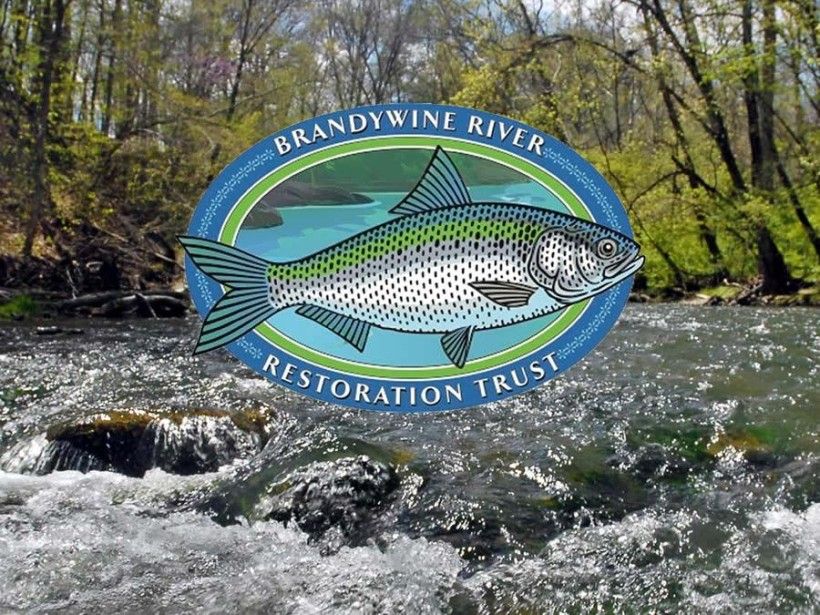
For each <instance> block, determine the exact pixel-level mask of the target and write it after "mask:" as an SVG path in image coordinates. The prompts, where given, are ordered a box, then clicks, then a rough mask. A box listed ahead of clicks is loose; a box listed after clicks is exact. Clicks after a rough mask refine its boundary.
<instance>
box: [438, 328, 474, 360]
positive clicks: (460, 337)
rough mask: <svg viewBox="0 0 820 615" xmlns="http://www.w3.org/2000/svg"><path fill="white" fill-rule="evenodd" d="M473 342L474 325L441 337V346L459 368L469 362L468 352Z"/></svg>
mask: <svg viewBox="0 0 820 615" xmlns="http://www.w3.org/2000/svg"><path fill="white" fill-rule="evenodd" d="M472 342H473V327H472V326H470V327H462V328H461V329H456V330H455V331H450V332H449V333H445V334H444V335H443V336H442V337H441V347H442V349H443V350H444V354H446V355H447V358H448V359H450V361H452V362H453V365H455V366H456V367H458V368H462V367H464V364H465V363H466V362H467V353H468V352H470V344H472Z"/></svg>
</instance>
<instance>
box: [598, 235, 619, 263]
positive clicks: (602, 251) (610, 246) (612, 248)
mask: <svg viewBox="0 0 820 615" xmlns="http://www.w3.org/2000/svg"><path fill="white" fill-rule="evenodd" d="M595 249H596V250H597V251H598V255H599V256H601V257H603V258H610V257H612V256H615V252H616V251H617V250H618V246H617V245H616V244H615V242H614V241H612V240H611V239H602V240H601V241H599V242H598V245H597V246H596V248H595Z"/></svg>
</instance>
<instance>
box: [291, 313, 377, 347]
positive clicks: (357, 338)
mask: <svg viewBox="0 0 820 615" xmlns="http://www.w3.org/2000/svg"><path fill="white" fill-rule="evenodd" d="M296 313H297V314H299V316H304V317H305V318H309V319H310V320H312V321H313V322H315V323H317V324H320V325H322V326H323V327H325V328H327V329H329V330H331V331H333V333H335V334H336V335H338V336H339V337H341V338H342V339H343V340H345V341H346V342H348V343H350V344H351V345H353V347H355V348H356V350H358V351H359V352H362V351H363V350H364V347H365V345H366V344H367V336H368V335H369V334H370V324H369V323H366V322H363V321H361V320H358V319H356V318H352V317H351V316H345V315H344V314H339V313H338V312H334V311H333V310H328V309H326V308H323V307H319V306H318V305H300V306H299V307H298V308H297V309H296Z"/></svg>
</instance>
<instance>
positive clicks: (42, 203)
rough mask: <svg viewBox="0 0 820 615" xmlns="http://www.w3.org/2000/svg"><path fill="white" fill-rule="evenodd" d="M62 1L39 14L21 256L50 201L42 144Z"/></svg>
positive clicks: (28, 253)
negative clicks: (29, 187)
mask: <svg viewBox="0 0 820 615" xmlns="http://www.w3.org/2000/svg"><path fill="white" fill-rule="evenodd" d="M65 10H66V2H65V1H64V0H53V2H51V1H50V0H49V1H48V2H46V3H45V4H44V6H43V14H42V30H41V31H42V38H41V46H42V54H43V55H42V61H41V62H40V74H41V80H40V98H39V101H38V104H37V111H36V114H35V126H34V152H33V154H34V156H33V161H32V165H31V171H32V175H33V181H34V192H33V194H32V205H31V212H30V214H29V218H28V221H27V222H26V228H25V239H24V241H23V256H24V257H26V258H28V257H30V256H31V253H32V249H33V247H34V239H35V237H36V235H37V229H38V227H39V226H40V220H41V218H42V216H43V213H44V212H45V211H46V210H47V209H48V208H49V207H50V205H51V195H50V194H49V186H48V159H47V156H46V145H47V143H48V137H49V134H48V116H49V112H50V111H51V86H52V81H53V79H54V71H55V61H56V59H57V57H58V56H59V55H60V48H61V45H62V42H63V25H64V20H65Z"/></svg>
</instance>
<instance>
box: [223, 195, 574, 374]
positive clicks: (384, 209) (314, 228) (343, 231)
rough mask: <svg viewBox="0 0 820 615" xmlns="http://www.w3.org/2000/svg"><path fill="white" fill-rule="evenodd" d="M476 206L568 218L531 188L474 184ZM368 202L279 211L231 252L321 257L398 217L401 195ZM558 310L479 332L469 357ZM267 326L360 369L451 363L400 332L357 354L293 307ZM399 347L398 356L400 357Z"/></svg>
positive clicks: (430, 343) (535, 326)
mask: <svg viewBox="0 0 820 615" xmlns="http://www.w3.org/2000/svg"><path fill="white" fill-rule="evenodd" d="M469 190H470V195H471V197H472V199H473V201H500V202H508V203H524V204H528V205H537V206H539V207H544V208H546V209H553V210H556V211H560V212H564V213H571V212H569V211H568V209H567V208H566V207H565V206H564V205H563V203H562V202H561V201H560V200H559V199H558V198H557V197H556V196H555V195H554V194H553V193H552V192H551V191H549V190H548V189H547V188H545V187H544V186H542V185H541V184H539V183H536V182H526V183H516V184H505V185H492V186H473V187H470V188H469ZM364 194H366V195H367V196H369V197H370V198H371V199H373V202H372V203H367V204H364V205H320V206H310V205H304V206H298V207H282V208H280V209H279V213H280V214H281V216H282V224H281V225H280V226H276V227H270V228H261V229H240V231H239V235H238V237H237V241H236V246H237V247H239V248H242V249H243V250H246V251H248V252H250V253H251V254H255V255H257V256H260V257H261V258H265V259H267V260H270V261H274V262H276V261H288V260H293V259H297V258H302V257H304V256H308V255H310V254H313V253H314V252H318V251H319V250H321V249H323V248H325V247H327V246H330V245H333V244H335V243H337V242H339V241H342V240H343V239H347V238H348V237H351V236H353V235H355V234H357V233H360V232H362V231H365V230H367V229H369V228H371V227H373V226H376V225H377V224H381V223H382V222H387V221H388V220H391V219H393V218H394V217H395V216H394V215H393V214H390V213H389V210H390V208H391V207H393V206H394V205H395V204H396V203H398V202H399V201H400V200H401V199H402V198H404V196H405V195H406V193H404V192H365V193H364ZM560 315H561V312H557V313H555V314H549V315H546V316H542V317H540V318H536V319H533V320H530V321H527V322H522V323H518V324H515V325H510V326H508V327H501V328H498V329H491V330H487V331H478V332H476V334H475V337H474V338H473V344H472V347H471V349H470V354H469V359H476V358H479V357H483V356H487V355H491V354H494V353H496V352H499V351H502V350H504V349H506V348H510V347H511V346H515V345H516V344H519V343H521V342H523V341H525V340H527V339H529V338H530V337H532V336H533V335H535V334H536V333H538V332H539V331H541V330H542V329H544V328H545V327H546V326H548V325H549V324H550V323H551V322H553V321H554V320H555V319H557V318H558V317H559V316H560ZM268 323H269V324H270V325H272V326H273V327H274V328H276V329H277V330H278V331H280V332H281V333H283V334H284V335H286V336H288V337H290V338H291V339H293V340H296V341H298V342H299V343H301V344H303V345H306V346H309V347H310V348H313V349H314V350H317V351H320V352H323V353H326V354H329V355H332V356H334V357H338V358H341V359H350V360H353V361H356V362H359V363H370V364H374V365H382V366H391V367H429V366H431V365H449V363H450V361H449V360H448V359H447V357H446V356H445V354H444V352H443V351H442V349H441V343H440V339H439V336H438V335H432V334H420V333H401V332H398V331H387V330H384V329H379V328H378V327H373V328H372V329H371V331H370V337H369V338H368V342H367V347H366V348H365V350H364V352H362V353H360V352H359V351H358V350H356V349H355V348H353V347H352V346H351V345H350V344H348V343H347V342H345V341H344V340H342V339H341V338H340V337H339V336H337V335H336V334H334V333H332V332H330V331H328V330H327V329H326V328H324V327H322V326H321V325H318V324H316V323H315V322H313V321H311V320H308V319H307V318H303V317H301V316H298V315H297V314H296V313H295V309H294V308H290V309H287V310H283V311H281V312H279V313H277V314H274V315H273V316H272V317H271V318H270V319H269V320H268ZM399 349H400V351H399Z"/></svg>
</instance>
